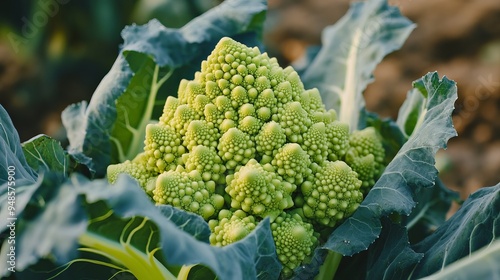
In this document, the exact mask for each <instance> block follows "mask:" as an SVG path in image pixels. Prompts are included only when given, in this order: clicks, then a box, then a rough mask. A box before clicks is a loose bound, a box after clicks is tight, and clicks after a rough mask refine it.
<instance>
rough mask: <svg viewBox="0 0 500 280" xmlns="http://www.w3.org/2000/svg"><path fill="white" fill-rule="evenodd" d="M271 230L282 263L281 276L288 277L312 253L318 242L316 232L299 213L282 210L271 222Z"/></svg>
mask: <svg viewBox="0 0 500 280" xmlns="http://www.w3.org/2000/svg"><path fill="white" fill-rule="evenodd" d="M271 231H272V233H273V238H274V244H275V245H276V253H277V255H278V259H279V260H280V262H281V264H282V265H283V269H282V271H281V273H282V276H284V277H290V276H291V275H292V274H293V270H294V269H295V268H297V267H298V266H299V265H301V264H302V262H304V260H306V259H307V258H309V257H310V256H311V255H312V253H313V251H314V248H315V247H316V245H317V243H318V238H317V234H316V233H315V232H314V229H313V226H312V225H311V224H309V223H307V222H304V221H303V220H302V218H301V217H300V216H299V215H297V214H294V215H291V214H287V213H284V212H283V213H282V214H281V215H280V216H279V217H277V218H276V219H275V220H274V222H272V223H271Z"/></svg>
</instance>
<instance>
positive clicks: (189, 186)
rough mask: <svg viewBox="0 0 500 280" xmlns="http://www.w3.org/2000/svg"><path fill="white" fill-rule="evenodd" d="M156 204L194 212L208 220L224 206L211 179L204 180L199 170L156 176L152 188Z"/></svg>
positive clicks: (172, 172) (169, 172)
mask: <svg viewBox="0 0 500 280" xmlns="http://www.w3.org/2000/svg"><path fill="white" fill-rule="evenodd" d="M153 200H154V201H156V202H157V203H158V204H169V205H172V206H174V207H177V208H180V209H183V210H186V211H189V212H193V213H196V214H198V215H200V216H202V217H203V218H204V219H205V220H208V219H209V218H211V217H212V216H214V215H215V214H217V213H218V211H220V210H221V209H222V207H223V206H224V198H223V197H222V196H221V195H219V194H216V193H215V183H214V182H213V181H208V182H204V181H203V179H202V178H201V175H200V173H199V172H197V171H196V170H195V171H191V172H189V173H187V172H180V171H176V170H175V171H168V172H164V173H162V174H161V175H160V176H158V179H157V180H156V187H155V189H154V190H153Z"/></svg>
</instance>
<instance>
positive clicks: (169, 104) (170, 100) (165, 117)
mask: <svg viewBox="0 0 500 280" xmlns="http://www.w3.org/2000/svg"><path fill="white" fill-rule="evenodd" d="M177 107H179V100H178V99H177V98H175V97H173V96H169V97H167V101H165V106H163V114H162V115H161V117H160V124H163V125H167V124H168V123H169V122H170V121H171V120H172V119H173V118H174V114H175V111H176V110H177Z"/></svg>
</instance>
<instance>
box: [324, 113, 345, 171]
mask: <svg viewBox="0 0 500 280" xmlns="http://www.w3.org/2000/svg"><path fill="white" fill-rule="evenodd" d="M326 139H327V141H326V142H327V145H328V160H330V161H336V160H340V159H343V158H344V156H345V154H346V152H347V150H348V149H349V125H348V124H347V123H343V122H340V121H334V122H331V123H329V124H327V125H326Z"/></svg>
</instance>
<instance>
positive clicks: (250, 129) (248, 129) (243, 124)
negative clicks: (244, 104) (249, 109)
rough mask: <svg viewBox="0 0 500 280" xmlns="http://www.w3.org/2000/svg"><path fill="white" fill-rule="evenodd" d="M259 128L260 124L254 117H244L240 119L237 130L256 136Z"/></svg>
mask: <svg viewBox="0 0 500 280" xmlns="http://www.w3.org/2000/svg"><path fill="white" fill-rule="evenodd" d="M261 127H262V123H261V122H260V120H259V119H257V118H256V117H254V116H246V117H244V118H243V119H240V121H239V125H238V128H239V129H240V130H241V131H243V132H245V133H247V134H248V135H256V134H257V133H258V132H259V131H260V128H261Z"/></svg>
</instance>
